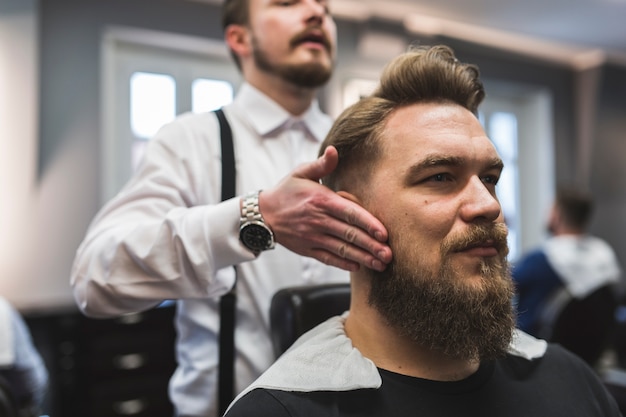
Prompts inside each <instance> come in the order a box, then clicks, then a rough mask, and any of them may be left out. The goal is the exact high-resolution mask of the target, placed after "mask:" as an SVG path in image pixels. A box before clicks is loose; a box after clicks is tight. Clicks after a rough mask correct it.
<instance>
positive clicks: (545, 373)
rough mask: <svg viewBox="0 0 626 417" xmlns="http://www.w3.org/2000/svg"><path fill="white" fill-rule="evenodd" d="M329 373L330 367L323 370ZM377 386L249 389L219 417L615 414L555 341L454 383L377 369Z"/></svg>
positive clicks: (590, 376)
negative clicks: (535, 354) (536, 353)
mask: <svg viewBox="0 0 626 417" xmlns="http://www.w3.org/2000/svg"><path fill="white" fill-rule="evenodd" d="M328 371H329V372H332V370H331V369H329V370H328ZM379 372H380V374H381V377H382V381H383V383H382V386H381V387H380V388H379V389H360V390H355V391H343V392H335V391H333V392H329V391H317V392H288V391H279V390H265V389H255V390H253V391H251V392H249V393H248V394H246V395H245V396H244V397H242V398H241V399H240V400H239V401H238V402H237V403H235V404H234V405H233V406H232V408H231V410H230V411H229V412H228V413H227V414H226V417H243V416H246V417H251V416H254V417H327V416H328V417H331V416H332V417H405V416H411V417H415V416H437V417H452V416H454V417H458V416H463V417H473V416H476V417H560V416H562V417H577V416H580V417H583V416H584V417H614V416H615V417H617V416H620V415H621V414H620V412H619V410H618V408H617V405H616V403H615V401H614V400H613V398H612V397H611V396H610V394H608V392H607V391H606V390H605V389H604V387H603V385H602V384H601V382H600V381H599V379H598V378H597V376H596V375H595V373H594V372H593V370H592V369H591V368H589V367H588V366H587V365H586V364H585V363H584V362H583V361H581V360H580V359H578V358H577V357H575V356H574V355H573V354H571V353H569V352H567V351H566V350H564V349H562V348H561V347H559V346H558V345H550V346H549V347H548V350H547V352H546V354H545V355H544V356H543V357H541V358H539V359H535V360H532V361H529V360H526V359H523V358H520V357H516V356H511V355H509V356H507V357H506V358H505V359H502V360H499V361H495V362H487V363H484V364H482V365H481V367H480V368H479V370H478V371H477V372H476V373H474V374H473V375H471V376H470V377H469V378H466V379H464V380H461V381H456V382H438V381H431V380H426V379H421V378H414V377H409V376H405V375H400V374H396V373H393V372H389V371H386V370H382V369H381V370H379Z"/></svg>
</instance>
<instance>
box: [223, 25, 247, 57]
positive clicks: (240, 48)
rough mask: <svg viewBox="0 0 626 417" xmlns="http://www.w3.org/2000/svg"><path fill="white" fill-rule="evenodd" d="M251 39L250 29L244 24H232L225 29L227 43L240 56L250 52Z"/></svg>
mask: <svg viewBox="0 0 626 417" xmlns="http://www.w3.org/2000/svg"><path fill="white" fill-rule="evenodd" d="M249 39H250V36H249V32H248V29H247V28H246V27H245V26H243V25H237V24H231V25H228V26H227V27H226V30H225V31H224V40H225V41H226V44H227V45H228V47H229V48H230V49H232V50H233V51H234V52H235V53H236V54H237V55H238V56H240V57H243V56H246V55H247V54H249V53H250V51H251V48H250V42H249Z"/></svg>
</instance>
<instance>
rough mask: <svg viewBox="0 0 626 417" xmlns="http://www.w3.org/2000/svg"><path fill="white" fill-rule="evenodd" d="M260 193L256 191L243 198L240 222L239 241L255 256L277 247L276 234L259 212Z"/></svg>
mask: <svg viewBox="0 0 626 417" xmlns="http://www.w3.org/2000/svg"><path fill="white" fill-rule="evenodd" d="M260 192H261V191H255V192H252V193H250V194H247V195H246V196H245V197H243V199H242V203H241V218H240V220H239V240H241V243H243V244H244V246H246V247H247V248H248V249H250V250H251V251H252V252H254V254H255V255H258V254H259V253H260V252H262V251H264V250H268V249H274V245H275V243H274V232H272V229H270V228H269V226H268V225H267V224H266V223H265V220H264V219H263V216H262V215H261V211H260V210H259V193H260Z"/></svg>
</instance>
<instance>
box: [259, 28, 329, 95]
mask: <svg viewBox="0 0 626 417" xmlns="http://www.w3.org/2000/svg"><path fill="white" fill-rule="evenodd" d="M252 42H253V56H254V60H255V62H256V65H257V67H259V69H261V70H263V71H265V72H267V73H269V74H274V75H277V76H279V77H280V78H282V79H283V80H286V81H288V82H290V83H292V84H294V85H296V86H298V87H304V88H318V87H321V86H323V85H324V84H326V82H328V80H329V79H330V76H331V75H332V68H331V67H326V66H324V65H322V64H321V63H317V62H312V63H311V62H308V63H303V64H299V65H295V64H277V63H274V62H272V61H271V60H270V59H269V57H268V55H267V54H266V53H265V51H264V50H263V49H261V47H260V46H259V44H258V43H257V41H256V38H253V39H252Z"/></svg>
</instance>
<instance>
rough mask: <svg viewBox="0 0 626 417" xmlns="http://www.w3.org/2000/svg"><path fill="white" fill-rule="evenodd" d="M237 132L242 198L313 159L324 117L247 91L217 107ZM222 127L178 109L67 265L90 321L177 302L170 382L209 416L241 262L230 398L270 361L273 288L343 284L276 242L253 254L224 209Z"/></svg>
mask: <svg viewBox="0 0 626 417" xmlns="http://www.w3.org/2000/svg"><path fill="white" fill-rule="evenodd" d="M224 112H225V114H226V118H227V119H228V121H229V123H230V125H231V129H232V132H233V141H234V146H235V164H236V171H237V181H236V188H237V193H238V194H239V195H243V194H245V193H247V192H249V191H254V190H259V189H263V188H267V187H270V186H274V185H275V184H277V183H278V182H279V181H280V180H281V179H282V178H283V177H285V176H286V175H287V174H288V173H289V172H290V171H291V170H292V169H293V168H294V167H296V166H297V165H298V164H300V163H302V162H304V161H312V160H313V159H315V158H316V156H317V152H318V150H319V145H320V142H321V141H322V140H323V139H324V137H325V135H326V133H327V132H328V130H329V129H330V126H331V120H330V118H329V117H328V116H326V115H324V114H323V113H322V112H321V111H320V109H319V107H318V104H317V102H314V103H313V105H312V106H311V107H310V109H309V110H308V111H307V112H306V113H304V114H303V115H302V116H300V117H297V118H295V117H293V116H291V115H290V114H289V113H288V112H286V111H285V110H284V109H282V108H281V107H280V106H279V105H277V104H276V103H275V102H273V101H272V100H271V99H269V98H268V97H267V96H265V95H263V94H262V93H261V92H259V91H258V90H256V89H255V88H253V87H252V86H250V85H249V84H244V85H242V87H241V88H240V90H239V92H238V94H237V97H236V98H235V101H234V102H233V103H232V104H231V105H229V106H226V107H225V108H224ZM220 192H221V153H220V140H219V125H218V123H217V118H216V117H215V115H213V114H211V113H205V114H195V115H194V114H185V115H181V116H180V117H178V118H177V119H176V120H175V121H174V122H172V123H170V124H168V125H166V126H164V127H163V128H162V129H161V130H160V131H159V132H158V133H157V134H156V136H155V137H154V138H153V139H152V140H151V142H150V144H149V146H148V149H147V152H146V156H145V159H144V161H143V162H142V163H141V165H140V166H139V168H138V170H137V172H136V174H135V175H134V176H133V178H132V179H131V180H130V181H129V183H128V184H127V185H126V186H125V187H124V188H123V189H122V191H121V192H120V193H119V194H118V195H117V196H116V197H114V198H113V199H112V200H111V201H110V202H109V203H108V204H107V205H105V207H104V208H103V209H102V210H101V211H100V212H99V213H98V215H97V216H96V217H95V219H94V221H93V222H92V224H91V225H90V227H89V230H88V232H87V235H86V237H85V239H84V241H83V243H82V244H81V246H80V247H79V249H78V251H77V255H76V259H75V262H74V266H73V269H72V285H73V289H74V294H75V297H76V301H77V303H78V305H79V307H80V308H81V310H82V311H84V312H85V313H86V314H87V315H90V316H94V317H106V316H116V315H120V314H124V313H128V312H136V311H141V310H145V309H147V308H150V307H153V306H155V305H157V304H158V303H159V302H160V301H161V300H165V299H178V300H179V302H178V309H177V320H176V325H177V330H178V342H177V360H178V364H179V365H178V369H177V371H176V373H175V374H174V376H173V377H172V380H171V383H170V394H171V398H172V400H173V402H174V404H175V407H176V409H177V414H178V415H179V416H216V415H217V411H216V406H217V404H216V373H217V369H216V366H217V362H218V346H217V333H218V328H219V308H218V305H219V297H220V296H221V295H223V294H224V293H225V292H227V291H228V290H229V289H230V288H231V287H232V286H233V283H234V279H235V274H234V269H233V268H232V265H237V270H238V273H237V297H238V298H237V319H236V320H237V329H236V334H235V344H236V348H237V359H236V386H237V391H239V390H242V389H243V388H245V387H246V386H247V385H248V384H249V383H250V382H252V381H253V380H254V379H255V378H257V377H258V376H259V375H260V374H261V373H262V372H263V371H264V370H265V369H267V368H268V367H269V366H270V364H271V363H272V362H273V361H274V359H275V358H274V355H273V352H272V345H271V340H270V336H269V318H268V316H269V305H270V300H271V297H272V295H273V294H274V293H275V292H276V291H277V290H279V289H280V288H283V287H287V286H293V285H300V284H312V283H321V282H347V281H348V274H347V272H345V271H342V270H339V269H335V268H331V267H329V266H326V265H323V264H322V263H320V262H318V261H316V260H313V259H309V258H303V257H300V256H298V255H296V254H294V253H292V252H290V251H288V250H287V249H286V248H284V247H282V246H281V245H277V247H276V249H274V250H271V251H267V252H263V253H261V254H260V256H259V257H258V258H256V259H255V256H254V254H253V253H252V252H250V251H249V250H247V249H246V248H245V247H244V246H243V245H242V244H241V243H240V241H239V216H240V210H239V197H236V198H233V199H230V200H228V201H225V202H220Z"/></svg>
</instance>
